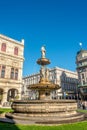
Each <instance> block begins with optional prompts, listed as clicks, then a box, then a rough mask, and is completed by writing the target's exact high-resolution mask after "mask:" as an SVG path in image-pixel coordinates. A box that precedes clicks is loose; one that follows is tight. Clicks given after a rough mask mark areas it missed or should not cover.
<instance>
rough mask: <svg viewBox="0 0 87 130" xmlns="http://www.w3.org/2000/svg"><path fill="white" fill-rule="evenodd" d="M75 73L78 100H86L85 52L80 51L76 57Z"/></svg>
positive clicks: (86, 73) (86, 58)
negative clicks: (77, 80)
mask: <svg viewBox="0 0 87 130" xmlns="http://www.w3.org/2000/svg"><path fill="white" fill-rule="evenodd" d="M76 64H77V72H78V78H79V85H78V94H79V98H81V99H83V100H87V50H82V49H81V50H80V51H78V52H77V55H76Z"/></svg>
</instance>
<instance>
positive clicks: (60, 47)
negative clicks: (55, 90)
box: [0, 0, 87, 76]
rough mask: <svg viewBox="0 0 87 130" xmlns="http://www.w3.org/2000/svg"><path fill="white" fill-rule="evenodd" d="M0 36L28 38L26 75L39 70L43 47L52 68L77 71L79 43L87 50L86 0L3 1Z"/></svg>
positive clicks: (25, 53)
mask: <svg viewBox="0 0 87 130" xmlns="http://www.w3.org/2000/svg"><path fill="white" fill-rule="evenodd" d="M0 33H1V34H4V35H6V36H9V37H11V38H14V39H16V40H19V41H20V40H21V39H25V48H24V57H25V61H24V70H23V75H24V76H25V75H29V74H32V73H36V72H38V71H39V66H38V65H37V64H36V60H37V59H38V58H40V56H41V53H40V48H41V46H42V45H44V44H45V45H46V51H47V53H46V56H47V58H49V59H50V60H51V64H50V65H49V67H51V68H52V67H55V66H59V67H61V68H65V69H69V70H72V71H75V70H76V65H75V58H76V53H77V51H79V50H80V46H79V43H80V42H82V43H83V49H87V0H22V1H21V0H3V1H0Z"/></svg>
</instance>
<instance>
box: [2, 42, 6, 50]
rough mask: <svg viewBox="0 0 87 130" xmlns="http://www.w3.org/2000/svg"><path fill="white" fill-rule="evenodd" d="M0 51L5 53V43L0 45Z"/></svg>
mask: <svg viewBox="0 0 87 130" xmlns="http://www.w3.org/2000/svg"><path fill="white" fill-rule="evenodd" d="M1 51H4V52H6V43H2V45H1Z"/></svg>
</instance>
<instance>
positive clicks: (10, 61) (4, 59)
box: [0, 34, 24, 106]
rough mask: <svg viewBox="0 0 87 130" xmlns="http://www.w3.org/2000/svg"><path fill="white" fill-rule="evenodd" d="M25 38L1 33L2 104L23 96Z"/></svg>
mask: <svg viewBox="0 0 87 130" xmlns="http://www.w3.org/2000/svg"><path fill="white" fill-rule="evenodd" d="M23 51H24V40H22V41H21V42H19V41H16V40H14V39H12V38H9V37H7V36H4V35H1V34H0V104H1V105H3V106H5V105H6V103H8V102H9V101H11V100H13V99H20V98H21V88H22V69H23V60H24V57H23Z"/></svg>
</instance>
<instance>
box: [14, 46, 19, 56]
mask: <svg viewBox="0 0 87 130" xmlns="http://www.w3.org/2000/svg"><path fill="white" fill-rule="evenodd" d="M14 55H18V47H15V48H14Z"/></svg>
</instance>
